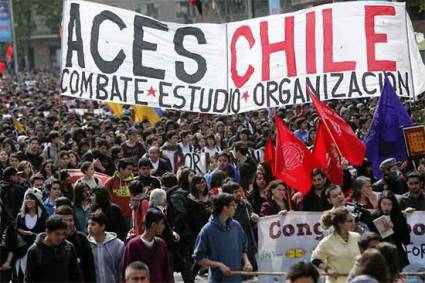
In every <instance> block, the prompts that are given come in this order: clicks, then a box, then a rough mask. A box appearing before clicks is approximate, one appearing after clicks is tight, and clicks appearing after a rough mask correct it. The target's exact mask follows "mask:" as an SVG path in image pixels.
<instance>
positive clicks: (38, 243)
mask: <svg viewBox="0 0 425 283" xmlns="http://www.w3.org/2000/svg"><path fill="white" fill-rule="evenodd" d="M67 228H68V225H67V223H66V222H65V220H63V218H62V217H61V216H59V215H52V216H50V217H49V218H48V219H47V221H46V233H41V234H39V235H38V237H37V239H36V240H35V243H34V244H33V245H32V246H31V247H30V248H29V250H28V257H27V268H26V271H25V282H28V283H32V282H83V275H82V273H81V269H80V266H79V264H78V260H77V254H76V253H75V249H74V246H73V245H72V244H71V243H70V242H68V241H66V240H65V237H66V230H67Z"/></svg>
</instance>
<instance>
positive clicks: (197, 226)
mask: <svg viewBox="0 0 425 283" xmlns="http://www.w3.org/2000/svg"><path fill="white" fill-rule="evenodd" d="M188 197H189V198H190V200H192V201H191V202H190V204H191V206H192V207H191V210H190V211H191V215H190V217H191V221H190V222H191V226H192V228H193V232H194V233H193V235H195V237H196V236H197V235H198V233H199V232H200V231H201V229H202V227H203V226H204V225H205V224H206V223H207V222H208V219H209V217H210V215H211V211H212V203H211V199H210V195H209V193H208V187H207V182H206V181H205V178H204V177H202V176H200V175H196V176H194V177H193V178H192V182H191V183H190V194H189V196H188ZM193 240H195V239H193Z"/></svg>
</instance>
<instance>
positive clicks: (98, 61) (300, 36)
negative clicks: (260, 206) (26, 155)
mask: <svg viewBox="0 0 425 283" xmlns="http://www.w3.org/2000/svg"><path fill="white" fill-rule="evenodd" d="M384 71H385V72H387V73H388V75H389V77H390V80H391V81H392V83H393V86H394V88H395V89H396V91H397V93H398V94H399V95H400V96H403V97H410V98H413V97H414V96H415V95H418V94H420V93H421V92H423V91H425V81H424V80H423V78H424V77H425V66H424V64H423V63H422V60H421V57H420V54H419V50H418V47H417V44H416V42H415V37H414V32H413V28H412V25H411V22H410V20H409V18H408V16H407V13H406V9H405V5H404V3H377V2H372V1H371V2H368V1H361V2H349V3H348V2H345V3H334V4H326V5H321V6H317V7H313V8H309V9H305V10H301V11H297V12H294V13H288V14H280V15H272V16H268V17H262V18H256V19H250V20H245V21H240V22H232V23H228V24H190V25H183V24H176V23H168V22H160V21H157V20H155V19H153V18H149V17H146V16H143V15H141V14H138V13H134V12H132V11H129V10H124V9H119V8H115V7H111V6H106V5H102V4H97V3H92V2H88V1H77V0H66V1H65V4H64V11H63V23H62V73H61V77H62V78H61V82H60V88H61V91H62V93H63V94H64V95H67V96H72V97H78V98H85V99H93V100H99V101H112V102H117V103H123V104H138V105H147V106H151V107H159V108H164V109H175V110H182V111H191V112H202V113H215V114H223V115H228V114H236V113H241V112H246V111H251V110H256V109H260V108H269V107H282V106H285V105H291V104H301V103H307V102H310V99H309V96H308V95H307V94H306V88H310V89H311V90H312V92H313V93H315V94H316V95H317V96H320V98H321V99H322V100H327V99H348V98H367V97H374V96H379V95H380V93H381V89H382V87H383V80H384V74H383V72H384Z"/></svg>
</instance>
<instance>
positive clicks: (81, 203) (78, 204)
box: [72, 183, 91, 235]
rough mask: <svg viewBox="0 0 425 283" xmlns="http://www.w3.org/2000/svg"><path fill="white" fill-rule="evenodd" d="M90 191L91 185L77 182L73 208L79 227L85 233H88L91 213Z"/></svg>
mask: <svg viewBox="0 0 425 283" xmlns="http://www.w3.org/2000/svg"><path fill="white" fill-rule="evenodd" d="M90 191H91V188H90V186H89V185H87V184H85V183H79V184H77V185H76V186H75V188H74V199H73V201H72V209H73V211H74V214H75V218H76V220H77V223H76V224H77V229H78V231H80V232H82V233H84V234H85V235H87V221H88V219H89V215H90V213H91V210H90Z"/></svg>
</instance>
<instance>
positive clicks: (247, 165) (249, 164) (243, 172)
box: [238, 156, 257, 192]
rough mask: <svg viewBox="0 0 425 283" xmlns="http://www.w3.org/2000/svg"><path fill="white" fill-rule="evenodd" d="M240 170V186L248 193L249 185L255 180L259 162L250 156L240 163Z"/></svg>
mask: <svg viewBox="0 0 425 283" xmlns="http://www.w3.org/2000/svg"><path fill="white" fill-rule="evenodd" d="M238 170H239V176H240V178H241V181H240V184H241V186H242V188H243V189H244V191H245V192H247V191H248V189H249V184H251V183H252V182H253V180H254V177H255V172H256V171H257V162H255V160H254V159H253V158H252V157H251V156H248V157H247V159H246V160H244V161H240V162H238Z"/></svg>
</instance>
